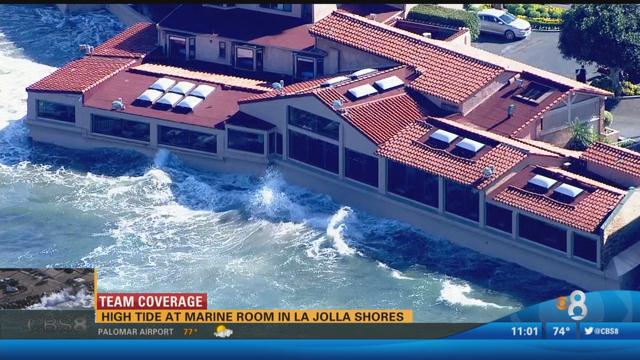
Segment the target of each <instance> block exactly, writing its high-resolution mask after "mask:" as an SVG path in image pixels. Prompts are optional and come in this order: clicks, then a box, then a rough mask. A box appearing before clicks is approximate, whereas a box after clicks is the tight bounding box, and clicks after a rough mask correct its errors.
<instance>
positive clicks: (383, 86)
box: [374, 75, 404, 91]
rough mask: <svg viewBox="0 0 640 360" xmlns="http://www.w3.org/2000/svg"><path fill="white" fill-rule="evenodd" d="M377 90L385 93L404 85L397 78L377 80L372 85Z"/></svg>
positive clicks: (390, 77)
mask: <svg viewBox="0 0 640 360" xmlns="http://www.w3.org/2000/svg"><path fill="white" fill-rule="evenodd" d="M374 84H375V85H376V86H377V87H378V89H380V90H382V91H386V90H389V89H393V88H397V87H398V86H402V85H404V81H402V79H400V78H399V77H397V76H395V75H394V76H389V77H387V78H384V79H381V80H378V81H376V82H375V83H374Z"/></svg>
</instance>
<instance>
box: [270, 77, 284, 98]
mask: <svg viewBox="0 0 640 360" xmlns="http://www.w3.org/2000/svg"><path fill="white" fill-rule="evenodd" d="M271 87H272V88H273V90H275V91H276V92H277V93H278V95H284V80H280V81H278V82H274V83H271Z"/></svg>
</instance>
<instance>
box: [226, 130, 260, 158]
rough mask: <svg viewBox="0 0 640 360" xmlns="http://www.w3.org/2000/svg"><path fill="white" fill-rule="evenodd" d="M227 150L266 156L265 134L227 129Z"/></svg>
mask: <svg viewBox="0 0 640 360" xmlns="http://www.w3.org/2000/svg"><path fill="white" fill-rule="evenodd" d="M227 148H229V149H234V150H240V151H247V152H251V153H255V154H264V134H258V133H251V132H246V131H240V130H233V129H227Z"/></svg>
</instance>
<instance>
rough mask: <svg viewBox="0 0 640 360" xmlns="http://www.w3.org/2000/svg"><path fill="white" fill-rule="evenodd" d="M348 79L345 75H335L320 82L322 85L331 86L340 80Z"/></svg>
mask: <svg viewBox="0 0 640 360" xmlns="http://www.w3.org/2000/svg"><path fill="white" fill-rule="evenodd" d="M347 80H349V78H348V77H346V76H336V77H334V78H331V79H329V80H327V81H325V82H323V83H322V86H333V85H335V84H339V83H341V82H344V81H347Z"/></svg>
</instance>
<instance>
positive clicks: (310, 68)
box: [295, 56, 316, 80]
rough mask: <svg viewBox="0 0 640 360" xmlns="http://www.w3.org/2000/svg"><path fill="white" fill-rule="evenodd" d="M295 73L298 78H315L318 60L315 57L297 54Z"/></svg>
mask: <svg viewBox="0 0 640 360" xmlns="http://www.w3.org/2000/svg"><path fill="white" fill-rule="evenodd" d="M295 64H296V65H295V66H296V69H295V75H296V78H298V79H304V80H308V79H313V78H314V77H315V76H316V70H315V67H316V61H315V59H313V58H307V57H302V56H296V63H295Z"/></svg>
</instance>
